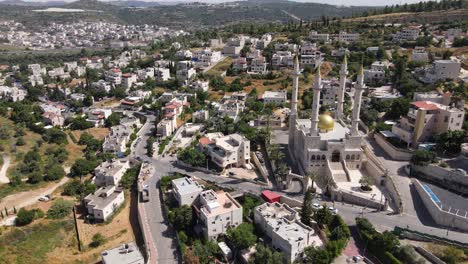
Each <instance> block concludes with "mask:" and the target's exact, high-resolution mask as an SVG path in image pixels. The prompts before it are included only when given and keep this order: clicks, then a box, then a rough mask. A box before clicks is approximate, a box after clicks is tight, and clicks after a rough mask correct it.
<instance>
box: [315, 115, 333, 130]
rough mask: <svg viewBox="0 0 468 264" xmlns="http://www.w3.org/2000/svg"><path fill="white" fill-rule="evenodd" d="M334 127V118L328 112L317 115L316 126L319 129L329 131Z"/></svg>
mask: <svg viewBox="0 0 468 264" xmlns="http://www.w3.org/2000/svg"><path fill="white" fill-rule="evenodd" d="M334 127H335V120H333V117H331V116H330V115H329V114H327V113H325V114H323V115H320V116H319V122H318V128H319V129H320V130H325V131H327V132H328V131H331V130H333V128H334Z"/></svg>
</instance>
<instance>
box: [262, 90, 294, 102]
mask: <svg viewBox="0 0 468 264" xmlns="http://www.w3.org/2000/svg"><path fill="white" fill-rule="evenodd" d="M287 95H288V92H287V91H265V92H264V93H263V95H261V97H260V100H262V101H263V103H265V104H267V103H273V104H283V103H286V101H287V100H288V97H287Z"/></svg>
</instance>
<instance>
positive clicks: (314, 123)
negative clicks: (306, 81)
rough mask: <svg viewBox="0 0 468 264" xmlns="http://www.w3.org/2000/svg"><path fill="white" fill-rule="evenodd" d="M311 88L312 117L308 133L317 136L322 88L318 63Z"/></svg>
mask: <svg viewBox="0 0 468 264" xmlns="http://www.w3.org/2000/svg"><path fill="white" fill-rule="evenodd" d="M312 89H313V91H314V98H313V101H312V117H311V119H310V121H311V127H310V135H311V136H318V122H319V108H320V91H321V90H322V76H320V64H319V65H318V66H317V71H316V72H315V82H314V85H313V86H312Z"/></svg>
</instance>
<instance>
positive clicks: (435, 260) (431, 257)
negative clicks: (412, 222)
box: [413, 246, 445, 264]
mask: <svg viewBox="0 0 468 264" xmlns="http://www.w3.org/2000/svg"><path fill="white" fill-rule="evenodd" d="M413 247H414V249H415V250H416V251H417V252H418V253H419V254H421V255H422V256H423V257H425V258H426V259H428V260H429V261H430V262H431V263H434V264H445V262H443V261H442V260H441V259H439V258H438V257H436V256H434V254H432V253H431V252H429V251H427V250H425V249H424V248H422V247H418V246H413Z"/></svg>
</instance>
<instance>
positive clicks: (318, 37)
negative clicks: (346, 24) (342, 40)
mask: <svg viewBox="0 0 468 264" xmlns="http://www.w3.org/2000/svg"><path fill="white" fill-rule="evenodd" d="M309 40H310V41H313V42H319V41H320V42H328V41H329V40H330V34H327V33H318V32H317V31H315V30H312V31H310V33H309Z"/></svg>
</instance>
